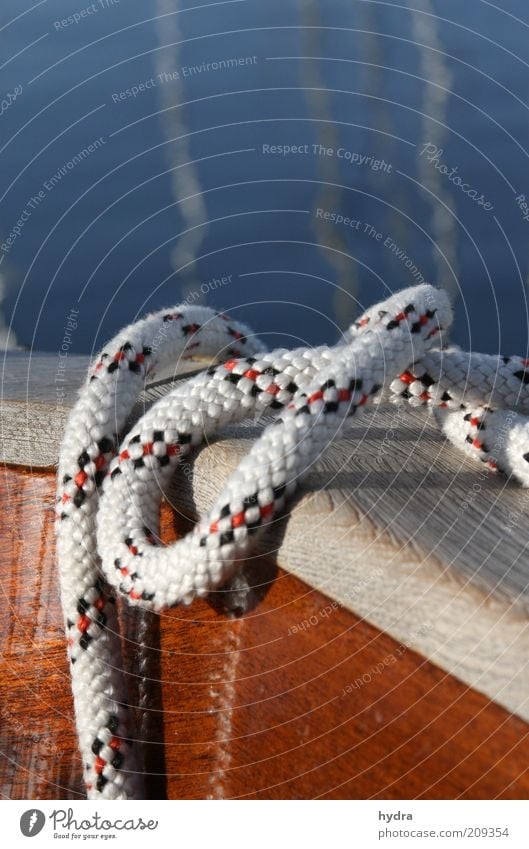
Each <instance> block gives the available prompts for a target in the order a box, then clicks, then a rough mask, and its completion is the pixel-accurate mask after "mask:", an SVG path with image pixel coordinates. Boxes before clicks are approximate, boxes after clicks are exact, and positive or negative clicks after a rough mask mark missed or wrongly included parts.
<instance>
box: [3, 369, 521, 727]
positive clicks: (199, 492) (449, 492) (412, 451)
mask: <svg viewBox="0 0 529 849" xmlns="http://www.w3.org/2000/svg"><path fill="white" fill-rule="evenodd" d="M15 356H17V358H18V362H17V363H16V364H13V363H11V366H10V368H11V371H9V375H10V376H9V379H8V380H7V381H6V382H5V383H4V391H3V393H2V438H1V441H0V450H1V452H2V455H1V456H2V459H3V460H4V462H18V463H24V464H26V465H31V464H33V465H35V466H39V465H53V464H54V463H55V462H56V460H57V454H58V446H59V442H60V436H61V432H62V427H63V424H64V417H65V414H66V409H67V407H65V406H62V405H59V406H58V405H57V404H55V405H54V404H53V394H52V395H51V400H50V389H51V391H52V393H53V389H54V387H53V384H52V386H51V387H50V385H49V380H50V375H52V373H53V369H52V368H50V364H49V362H42V368H41V361H40V360H39V358H33V361H32V366H31V370H32V374H30V378H29V382H28V380H27V374H28V363H27V356H26V361H25V362H24V356H23V355H15ZM86 363H87V360H85V361H84V368H82V367H81V365H82V364H81V363H80V362H79V363H78V364H77V365H78V366H79V368H78V371H77V372H75V371H74V369H73V368H72V371H71V373H70V374H71V387H70V389H69V390H68V391H69V396H68V397H69V399H71V401H72V402H73V400H74V398H75V391H76V381H79V382H80V381H81V374H82V376H83V377H84V370H85V368H86ZM190 367H192V366H190ZM23 374H25V375H26V378H25V379H24V380H23V381H21V375H23ZM39 375H40V377H39ZM37 385H38V387H39V391H38V395H39V398H40V400H39V401H34V400H31V401H28V400H27V398H28V393H27V391H26V386H29V387H30V390H31V391H32V387H34V386H37ZM170 385H171V381H169V382H168V383H165V382H162V383H161V384H158V385H157V386H154V387H151V388H150V389H147V391H146V393H145V394H144V400H143V401H142V402H140V404H139V405H138V407H137V410H136V415H138V414H139V413H140V412H141V410H142V409H144V406H145V403H147V404H148V403H150V401H151V400H152V398H153V397H156V396H157V395H159V394H161V393H163V392H165V391H167V389H168V387H169V386H170ZM46 387H47V388H46ZM46 392H48V394H47V395H46ZM36 394H37V393H36ZM30 397H31V395H30ZM259 432H260V427H259V426H258V425H256V424H255V423H253V422H250V423H246V424H243V425H240V426H238V427H235V428H227V429H225V430H224V431H223V432H221V433H220V434H219V435H218V437H217V438H216V439H215V440H213V441H211V442H210V443H209V444H208V445H207V446H204V447H203V448H202V449H201V450H199V451H198V452H197V454H196V457H195V458H194V459H193V460H191V461H190V466H189V469H187V470H186V471H187V472H188V473H186V474H184V475H182V474H180V475H177V476H176V479H175V483H174V486H173V488H172V492H171V493H170V494H169V495H170V498H171V501H172V503H173V504H174V505H175V507H176V508H177V509H179V510H181V511H182V512H184V513H185V514H187V515H190V516H194V515H196V514H198V513H200V512H203V511H205V510H207V509H208V508H209V507H210V506H211V504H212V502H213V501H214V499H215V497H216V496H217V495H218V493H219V492H220V489H221V487H222V485H223V483H224V481H225V479H226V477H227V475H228V474H229V472H230V471H231V470H232V469H233V468H234V467H235V466H236V464H237V462H238V460H239V458H240V457H241V456H242V455H243V454H244V453H245V452H246V451H247V450H248V447H249V445H250V444H251V441H252V440H253V439H254V438H255V437H256V436H257V435H258V433H259ZM189 472H190V473H189ZM528 514H529V492H528V491H524V490H522V489H521V488H520V487H518V486H517V485H515V484H511V483H510V482H508V481H506V480H505V478H503V477H500V476H495V475H494V474H492V473H488V472H486V470H485V467H484V466H481V465H480V464H475V463H474V462H472V460H470V459H468V458H466V457H464V456H463V455H461V454H460V453H459V452H457V451H456V450H455V449H454V448H453V447H451V446H450V445H448V444H447V443H446V441H445V440H444V438H443V437H442V435H441V434H440V433H439V431H438V430H437V428H436V427H435V424H434V423H433V421H432V419H431V417H430V416H429V415H428V413H427V412H425V411H422V410H421V411H410V410H408V409H407V410H406V411H405V412H400V411H399V410H398V409H397V408H393V407H389V408H388V407H386V408H384V407H378V408H377V407H374V408H371V409H370V410H369V411H367V412H366V413H365V414H364V416H363V418H362V419H360V418H358V419H356V420H352V422H351V424H350V425H349V426H348V428H347V430H346V432H345V433H344V436H343V437H342V438H341V439H340V440H337V441H336V442H334V443H333V444H332V445H331V446H330V447H329V449H328V451H327V452H326V454H325V456H324V457H323V458H322V460H321V461H320V462H319V464H318V465H317V466H316V467H315V468H314V469H313V470H312V471H311V473H310V475H309V476H308V477H307V479H306V480H305V482H304V484H303V486H302V488H301V491H300V495H299V497H298V499H297V501H296V503H295V504H294V505H293V507H292V510H291V514H290V515H289V517H288V519H287V518H284V519H281V520H278V521H277V522H275V523H274V525H273V527H271V528H270V530H269V531H268V532H267V534H266V536H265V537H264V538H263V539H262V541H261V543H260V552H268V553H269V554H270V555H272V556H273V557H275V558H276V559H277V562H278V563H279V564H280V565H281V566H282V567H284V568H285V569H287V570H288V571H291V572H293V573H295V574H296V575H298V576H299V577H301V578H302V579H303V580H304V581H306V583H307V584H309V585H310V586H312V587H314V588H317V589H320V590H322V591H323V592H324V593H325V594H326V595H328V596H329V597H331V598H333V599H335V600H336V602H335V603H336V605H338V604H341V605H344V606H345V607H347V608H349V609H351V610H353V611H354V612H356V613H357V614H360V615H361V616H363V617H365V618H366V619H368V620H369V621H370V622H372V623H373V624H374V625H376V626H377V627H379V628H380V629H381V630H384V631H386V632H388V633H390V634H391V635H392V636H393V637H395V638H396V639H397V640H399V641H400V642H402V643H403V644H404V645H409V646H411V647H413V648H414V649H416V650H418V651H419V652H421V653H422V654H423V655H424V656H426V657H428V658H429V659H430V660H432V661H434V662H435V663H437V664H438V665H439V666H441V667H442V668H444V669H446V670H447V671H448V672H450V673H452V674H455V675H457V676H458V677H459V678H461V679H462V680H463V681H465V682H466V683H468V684H469V685H470V686H472V687H474V688H476V689H478V690H480V691H482V692H484V693H485V694H486V695H488V696H490V697H491V698H493V699H495V700H496V701H497V702H499V703H500V704H502V705H504V706H505V707H507V708H509V709H510V710H512V711H513V712H516V713H518V714H519V715H521V716H523V717H524V718H526V719H529V684H528V682H529V676H528V675H527V663H528V661H527V658H528V657H529V618H528V616H527V611H528V607H529V558H528V556H527V551H526V546H527V533H526V527H527V523H528ZM321 615H322V617H323V616H326V615H332V607H331V610H330V611H322V614H321ZM299 624H300V627H304V628H306V627H317V624H318V623H317V621H316V622H309V623H299ZM381 660H382V661H383V658H381ZM367 672H368V671H367Z"/></svg>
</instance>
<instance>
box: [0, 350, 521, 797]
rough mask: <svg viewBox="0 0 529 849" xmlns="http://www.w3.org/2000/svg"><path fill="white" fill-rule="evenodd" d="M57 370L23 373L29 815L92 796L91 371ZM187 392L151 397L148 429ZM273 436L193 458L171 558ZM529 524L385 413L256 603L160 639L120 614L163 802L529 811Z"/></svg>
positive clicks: (221, 608) (238, 594)
mask: <svg viewBox="0 0 529 849" xmlns="http://www.w3.org/2000/svg"><path fill="white" fill-rule="evenodd" d="M57 362H58V361H57V357H53V356H52V355H37V356H35V355H32V356H31V357H30V356H29V355H27V354H12V355H8V356H7V358H6V361H5V364H4V378H3V393H2V419H1V421H2V434H1V442H0V445H1V459H2V461H3V463H4V486H3V487H2V491H1V498H2V505H3V518H2V526H1V528H0V550H1V561H0V563H1V565H0V578H1V581H2V587H3V592H4V599H5V603H4V605H3V606H2V608H1V609H2V620H1V637H0V648H1V656H0V659H1V662H2V667H3V671H2V676H1V677H0V681H1V684H0V699H1V703H0V714H1V716H2V720H3V721H2V729H3V730H2V732H1V737H0V742H1V746H0V748H1V749H2V752H3V761H2V763H3V766H2V768H1V774H2V780H3V785H2V786H3V789H2V792H3V793H4V794H5V795H8V796H13V797H19V798H22V797H29V798H36V797H38V796H42V797H48V798H63V797H75V796H76V794H82V787H81V784H80V765H79V761H78V755H77V749H76V743H75V737H74V732H73V726H72V720H71V716H72V706H71V699H70V694H69V675H68V669H67V664H66V657H65V652H64V646H63V633H62V621H61V614H60V609H59V602H58V590H57V577H56V570H55V561H54V553H53V545H54V543H53V499H54V477H53V468H54V464H55V463H56V460H57V455H58V447H59V443H60V438H61V432H62V428H63V425H64V421H65V417H66V415H67V413H68V409H69V407H70V406H71V404H72V403H73V402H74V400H75V394H76V388H77V386H78V385H79V384H80V382H81V380H82V378H83V377H84V374H85V372H86V367H87V362H88V361H87V359H86V358H82V357H77V358H73V357H71V358H69V359H68V364H67V368H65V369H63V371H62V373H61V377H62V378H63V379H62V380H60V381H57ZM170 385H172V381H171V380H166V381H162V382H161V383H159V384H158V385H155V386H151V387H150V388H147V390H146V392H145V393H144V396H143V398H142V400H141V401H140V402H139V404H138V405H137V408H136V410H135V413H134V415H135V416H136V417H137V416H138V415H139V414H140V413H141V412H142V410H143V409H145V405H146V404H149V403H152V401H153V400H154V399H155V398H156V397H158V396H159V395H160V394H161V393H163V392H165V391H167V389H168V388H170ZM258 430H259V425H258V424H256V423H251V422H250V423H247V424H244V425H241V426H238V427H234V428H229V429H226V430H225V431H223V432H222V433H221V434H219V436H218V438H216V439H215V440H214V441H213V442H212V443H210V444H208V445H206V446H205V447H204V448H202V449H201V450H200V451H198V452H197V454H196V456H195V458H194V460H193V461H192V467H191V473H190V474H186V475H179V476H177V478H176V479H175V483H174V486H173V488H172V490H171V492H169V493H167V504H166V505H165V506H164V509H163V512H162V525H163V534H164V538H165V539H166V540H169V539H171V538H175V536H176V535H179V534H181V533H182V532H183V531H184V530H185V528H186V527H188V526H189V520H190V519H193V518H194V517H195V516H196V515H197V514H198V513H200V512H202V511H203V510H205V509H207V508H208V507H209V506H210V505H211V503H212V502H213V500H214V498H215V497H216V495H217V494H218V492H219V490H220V488H221V486H222V483H223V481H224V480H225V478H226V476H227V475H228V473H229V471H230V470H231V469H233V468H234V466H235V464H236V463H237V461H238V458H239V457H240V456H241V455H242V454H243V453H244V452H245V451H246V450H247V447H248V444H249V441H251V440H252V439H253V438H254V437H255V435H256V434H257V432H258ZM528 508H529V496H528V495H526V494H525V493H524V491H523V490H521V489H519V488H518V487H516V486H515V485H512V484H510V483H508V482H507V481H506V480H505V479H503V478H500V477H495V476H493V475H492V474H489V475H485V476H484V475H483V473H482V472H481V468H480V467H479V466H478V467H476V466H475V465H474V464H473V463H472V462H471V461H470V460H467V459H465V458H463V457H462V456H461V455H460V454H459V453H456V452H455V450H454V449H453V448H451V447H449V446H448V445H447V444H445V441H444V439H443V438H442V436H441V435H440V434H439V432H438V431H437V430H436V428H435V427H434V425H433V423H432V422H431V420H430V418H429V417H428V414H427V413H424V412H422V411H421V412H417V411H416V412H413V413H409V414H407V415H403V414H400V413H399V412H398V410H397V409H396V408H393V407H391V408H373V409H371V410H370V411H368V412H367V413H366V414H365V416H364V418H363V419H362V420H358V421H355V422H354V423H353V424H352V425H351V426H350V428H349V429H348V430H347V432H346V434H345V436H344V437H343V438H342V439H340V440H338V441H337V442H336V443H335V444H333V445H332V446H331V447H330V449H329V450H328V452H327V453H326V455H325V457H324V458H323V460H322V461H321V462H320V463H319V465H318V466H317V467H316V468H314V470H313V471H312V472H311V474H310V476H309V477H308V478H307V479H306V481H305V483H304V485H303V488H302V491H301V493H300V495H299V497H298V499H297V500H296V502H295V504H294V505H293V506H292V510H291V513H290V515H289V516H288V517H285V518H284V519H281V521H279V522H277V523H274V526H273V528H271V530H270V532H268V533H267V535H266V536H265V537H264V538H263V540H262V542H261V543H260V549H259V550H258V551H257V552H256V554H255V556H254V557H253V558H251V559H250V560H249V561H248V562H247V563H246V566H245V570H244V572H245V581H246V583H245V582H244V581H242V582H241V583H240V585H234V586H232V587H231V588H230V589H229V591H226V592H219V593H216V594H214V595H213V596H212V598H211V599H210V600H209V601H208V602H197V603H196V604H195V605H193V606H192V607H191V608H189V609H185V610H182V609H176V610H173V611H170V612H168V613H165V614H164V615H163V616H161V617H159V618H158V617H154V616H150V615H149V616H147V615H145V614H141V613H138V611H130V610H123V611H122V618H123V622H124V630H125V634H126V637H127V640H129V641H130V642H126V643H125V645H126V647H127V651H126V656H127V669H128V671H129V678H130V684H131V700H132V703H133V704H134V705H136V708H135V714H136V721H137V722H136V728H137V729H140V736H141V738H142V739H143V740H146V741H148V742H147V743H145V744H144V747H143V748H144V753H145V769H146V771H147V772H149V773H151V777H150V779H149V781H148V786H149V793H150V794H151V795H152V796H163V795H164V794H167V795H168V796H170V797H179V796H182V797H188V798H189V797H204V796H212V797H220V796H227V797H233V796H241V795H242V796H246V797H248V796H249V797H257V798H259V797H260V798H270V797H279V798H298V797H314V796H329V797H335V798H337V797H359V798H366V797H369V796H380V797H383V798H407V797H414V796H419V795H424V796H426V797H430V798H436V797H440V798H442V797H448V798H455V797H456V796H459V795H462V796H469V797H476V798H478V797H479V798H483V797H492V796H496V795H499V796H502V795H504V796H514V797H520V796H524V797H526V796H527V795H528V793H529V778H528V777H527V771H526V769H527V762H528V755H529V741H528V738H527V731H528V726H527V724H526V723H527V722H528V721H529V683H528V681H529V678H528V675H527V657H528V656H529V652H528V648H529V627H528V626H529V620H528V616H527V601H528V594H529V588H528V578H529V563H528V558H527V554H526V537H527V534H526V531H525V529H526V523H527V514H528ZM248 584H249V585H250V587H251V588H250V590H248V589H247V588H246V587H247V585H248ZM241 605H242V606H243V607H244V610H245V612H244V613H243V615H238V614H239V613H240V611H239V610H238V608H239V607H240V606H241ZM138 635H139V636H140V637H141V639H140V640H139V642H140V645H137V643H138Z"/></svg>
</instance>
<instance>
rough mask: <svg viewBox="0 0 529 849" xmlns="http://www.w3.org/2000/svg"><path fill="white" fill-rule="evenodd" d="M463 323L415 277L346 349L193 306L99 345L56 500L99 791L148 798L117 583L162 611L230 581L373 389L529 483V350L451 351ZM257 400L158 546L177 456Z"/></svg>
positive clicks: (85, 750) (74, 656)
mask: <svg viewBox="0 0 529 849" xmlns="http://www.w3.org/2000/svg"><path fill="white" fill-rule="evenodd" d="M451 320H452V312H451V308H450V305H449V303H448V299H447V296H446V294H445V293H444V292H442V291H440V290H438V289H435V288H433V287H432V286H418V287H414V288H411V289H406V290H404V291H402V292H400V293H398V294H397V295H394V296H392V297H391V298H389V299H388V300H387V301H385V302H384V303H381V304H378V305H376V306H375V307H372V308H371V309H370V310H368V311H367V312H366V313H365V314H364V315H363V316H362V317H361V319H360V320H359V321H358V322H356V323H355V325H354V326H353V327H352V328H351V329H350V331H349V333H348V336H347V343H346V344H341V345H338V346H335V347H321V348H316V349H306V348H305V349H298V350H294V351H286V350H283V349H280V350H276V351H272V352H271V353H266V352H265V351H264V348H263V346H262V345H261V344H260V342H259V341H258V340H256V339H255V337H253V336H252V335H251V333H250V331H249V329H248V328H247V327H245V326H244V325H241V324H239V323H238V322H234V321H231V320H230V319H228V318H227V317H226V316H223V315H219V314H218V313H215V312H214V311H213V310H210V309H208V308H205V307H191V306H182V307H176V308H174V309H171V310H168V311H162V312H159V313H156V314H154V315H151V316H149V317H148V318H146V319H144V320H143V321H140V322H138V323H137V324H134V325H131V326H130V327H128V328H126V329H125V330H123V331H121V332H120V333H119V334H118V336H116V337H115V338H114V339H113V340H112V341H111V342H110V343H109V344H108V345H107V346H106V347H105V350H104V352H103V353H102V354H101V355H100V357H99V359H98V361H97V363H96V365H95V367H94V368H92V370H91V372H90V375H89V378H88V381H87V383H86V384H85V386H84V387H83V389H82V390H81V393H80V397H79V400H78V402H77V405H76V406H75V408H74V409H73V411H72V413H71V416H70V418H69V421H68V423H67V426H66V432H65V436H64V441H63V444H62V448H61V454H60V460H59V473H58V499H57V500H58V517H57V550H58V559H59V569H60V580H61V593H62V604H63V610H64V618H65V626H66V633H67V637H68V653H69V658H70V661H71V664H72V667H71V673H72V689H73V694H74V703H75V713H76V721H77V729H78V736H79V744H80V749H81V753H82V757H83V764H84V770H85V780H86V786H87V791H88V795H89V797H90V798H103V799H133V798H141V797H142V795H143V788H142V783H141V774H140V772H139V771H138V765H137V761H136V758H135V753H134V744H133V742H132V740H131V738H130V734H131V729H130V727H129V723H128V720H127V697H126V689H125V683H124V680H123V677H122V672H121V670H122V660H121V649H120V641H119V632H118V623H117V618H116V613H115V596H114V592H115V591H117V592H119V593H120V594H121V595H123V596H125V597H126V598H127V600H128V601H129V602H130V603H131V604H136V605H141V606H142V607H144V608H147V609H151V610H156V611H159V610H162V609H163V608H164V607H167V606H170V605H175V604H178V603H186V604H187V603H190V602H191V601H192V600H193V598H195V597H196V596H203V595H206V594H207V593H208V592H209V591H210V590H212V589H214V588H215V587H218V586H219V585H221V584H222V583H223V582H225V581H226V580H227V579H228V578H229V577H230V575H231V574H233V572H234V571H235V569H236V568H237V565H238V563H239V562H240V560H241V559H242V558H244V556H245V555H246V554H247V553H248V551H249V548H250V545H251V543H252V541H253V540H254V539H255V537H256V536H257V535H258V534H259V533H261V532H262V531H263V530H264V528H266V526H267V525H268V524H269V523H270V521H271V520H272V519H273V518H274V517H275V516H276V515H277V514H278V513H279V512H281V511H282V510H283V508H284V506H285V504H286V502H287V501H288V498H289V496H291V495H292V493H293V492H294V490H295V489H296V487H297V484H298V482H299V480H300V479H301V478H302V477H303V475H304V474H305V473H306V472H307V471H308V470H309V469H310V467H311V466H312V465H313V463H314V462H315V461H316V460H317V459H318V457H319V456H320V455H321V453H322V452H323V451H324V450H325V448H326V447H327V446H328V445H329V444H330V443H331V442H332V440H333V439H335V438H336V437H337V436H338V435H339V434H340V432H341V429H342V427H343V425H344V423H345V422H346V420H347V419H348V418H349V417H350V416H352V415H354V414H355V413H356V412H358V411H361V410H362V409H363V408H364V406H365V405H366V404H368V403H369V402H370V401H371V400H373V399H375V400H377V401H378V399H380V398H382V399H383V398H391V399H392V400H394V401H395V402H397V403H409V404H411V405H417V404H425V405H429V406H431V407H434V408H435V415H436V417H437V419H438V421H439V424H440V426H441V427H442V429H443V431H444V433H445V434H446V435H447V437H448V438H449V439H451V440H452V441H453V442H454V444H455V445H457V446H458V447H460V448H462V449H463V450H464V451H466V452H467V453H470V454H471V455H472V456H475V457H477V458H478V459H480V460H482V461H483V462H486V463H487V464H488V465H489V467H490V468H492V469H496V468H501V469H502V470H504V471H506V472H507V473H509V474H513V475H514V476H515V477H516V478H517V479H518V480H520V481H521V482H522V483H523V484H524V485H527V486H529V427H528V426H527V424H528V422H527V421H526V420H525V419H524V417H523V416H522V415H520V413H521V412H522V411H524V410H525V411H527V412H529V392H528V390H527V385H528V383H529V371H528V373H527V379H526V372H525V367H526V365H527V363H526V362H525V361H524V360H520V359H519V358H515V357H513V358H498V357H488V356H484V355H476V354H465V353H464V352H461V351H459V350H457V349H454V348H447V349H444V350H443V349H441V348H440V347H439V346H440V344H441V343H442V331H443V330H445V329H447V328H448V327H449V326H450V323H451ZM434 346H436V349H435V350H434V349H433V348H434ZM191 353H200V354H203V355H208V356H214V357H217V359H225V361H224V362H223V363H222V364H221V365H217V366H212V367H211V368H210V369H208V370H207V372H203V373H201V374H199V375H198V376H196V377H194V378H190V379H189V380H187V381H185V382H183V383H181V384H180V385H178V386H177V387H176V388H175V389H174V390H173V391H172V392H171V393H170V394H168V395H167V396H165V397H164V398H162V399H161V400H160V401H159V402H158V403H157V404H155V405H154V406H153V407H152V408H151V409H150V410H149V411H148V412H147V413H146V414H145V415H144V416H143V418H142V419H140V421H139V422H138V423H137V424H136V425H135V426H134V427H133V428H132V430H131V431H130V433H128V434H127V435H126V436H125V437H124V440H123V441H122V443H121V445H119V447H118V441H119V440H118V434H120V433H121V431H122V429H123V427H124V425H125V422H126V419H127V416H128V415H129V413H130V411H131V409H132V406H133V404H134V402H135V400H136V398H137V396H138V394H139V392H140V391H141V388H142V385H143V384H144V381H145V376H146V374H151V373H152V371H153V369H154V367H155V366H156V365H164V364H165V363H168V362H169V363H170V362H174V361H175V360H176V359H177V358H178V357H182V356H186V355H187V356H189V355H190V354H191ZM396 376H398V377H396ZM492 405H494V406H496V407H498V409H497V410H493V409H492ZM511 408H516V410H517V411H518V412H514V410H513V409H511ZM260 411H271V412H275V413H279V412H280V413H281V415H280V417H278V418H277V419H276V420H275V421H274V422H273V423H272V424H270V425H269V426H268V427H266V428H265V430H264V431H263V434H262V436H261V437H260V438H259V439H258V440H257V441H256V442H255V444H254V445H253V447H252V448H251V450H250V452H249V453H248V455H247V456H246V457H244V458H243V460H242V461H241V463H240V464H239V467H238V468H237V469H236V470H235V472H234V473H233V474H232V475H231V476H230V477H229V478H228V480H227V481H226V484H225V487H224V489H223V491H222V493H221V494H220V496H219V498H218V500H217V502H216V504H215V505H214V507H213V508H212V510H211V511H210V514H209V515H208V516H206V517H203V518H202V519H201V520H200V521H199V523H198V524H197V526H196V527H195V529H194V531H193V532H191V533H190V534H188V535H187V536H186V537H184V538H183V539H181V540H179V541H178V542H176V543H174V544H172V545H169V546H163V545H162V544H161V542H160V540H159V536H158V533H159V511H160V501H161V498H162V496H163V492H164V490H165V489H166V486H167V483H168V482H169V480H170V478H171V477H172V475H173V474H174V471H175V468H176V466H177V465H178V463H179V462H180V461H181V460H182V458H183V457H185V456H186V454H188V453H189V452H190V450H191V449H192V448H193V447H195V446H197V445H199V444H200V443H201V442H203V441H204V439H205V438H206V437H208V436H211V435H212V434H213V433H214V432H215V430H217V429H218V428H219V427H221V426H222V425H224V424H227V423H233V422H237V421H241V420H243V419H244V418H247V417H248V416H249V415H251V414H255V413H259V412H260ZM112 588H114V589H112Z"/></svg>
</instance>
